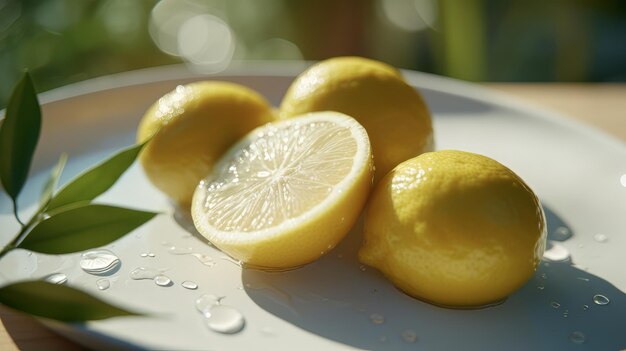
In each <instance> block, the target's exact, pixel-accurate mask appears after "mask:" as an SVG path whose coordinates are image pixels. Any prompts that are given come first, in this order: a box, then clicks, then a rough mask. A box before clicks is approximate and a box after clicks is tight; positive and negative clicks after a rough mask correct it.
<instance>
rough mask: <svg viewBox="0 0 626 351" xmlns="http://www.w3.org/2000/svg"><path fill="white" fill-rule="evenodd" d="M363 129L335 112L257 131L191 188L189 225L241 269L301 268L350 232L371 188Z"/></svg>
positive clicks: (368, 160)
mask: <svg viewBox="0 0 626 351" xmlns="http://www.w3.org/2000/svg"><path fill="white" fill-rule="evenodd" d="M372 175H373V170H372V154H371V149H370V143H369V139H368V136H367V132H366V131H365V129H364V128H363V127H362V126H361V125H360V124H359V123H358V122H357V121H355V120H354V119H353V118H350V117H348V116H346V115H343V114H340V113H337V112H317V113H311V114H308V115H305V116H301V117H297V118H292V119H288V120H284V121H279V122H275V123H270V124H267V125H265V126H262V127H259V128H257V129H255V130H254V131H252V132H251V133H250V134H248V135H247V136H246V137H245V138H244V139H242V140H241V141H240V142H238V143H237V144H236V145H235V146H233V147H232V148H231V149H230V150H228V152H227V153H226V154H225V155H224V157H223V158H222V159H221V160H220V161H219V162H218V163H217V164H216V165H215V168H214V170H213V172H212V173H211V175H209V176H208V177H207V178H206V179H204V180H203V181H202V182H201V183H200V186H199V187H198V188H197V189H196V192H195V194H194V197H193V202H192V205H191V212H192V217H193V221H194V225H195V226H196V228H197V229H198V231H199V232H200V233H201V234H202V235H203V236H205V237H206V238H207V239H208V240H209V241H210V242H211V243H213V244H214V245H215V246H217V247H218V248H220V249H221V250H222V251H224V252H226V253H227V254H229V255H230V256H232V257H234V258H236V259H238V260H241V261H242V262H244V263H245V264H247V265H248V266H254V267H260V268H266V269H285V268H292V267H298V266H301V265H304V264H306V263H309V262H311V261H313V260H315V259H317V258H318V257H320V256H321V255H323V254H324V253H325V252H327V251H329V250H330V249H332V248H333V247H334V246H335V245H336V244H337V243H338V242H339V241H340V240H341V239H342V238H343V237H344V236H345V234H346V233H347V232H348V231H349V230H350V228H351V227H352V225H353V224H354V222H355V221H356V219H357V217H358V216H359V213H360V212H361V210H362V209H363V207H364V205H365V201H366V199H367V196H368V195H369V191H370V187H371V184H372Z"/></svg>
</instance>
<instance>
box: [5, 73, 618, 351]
mask: <svg viewBox="0 0 626 351" xmlns="http://www.w3.org/2000/svg"><path fill="white" fill-rule="evenodd" d="M301 69H302V66H301V65H289V64H262V65H259V64H257V65H254V66H247V67H240V68H238V69H234V70H232V71H230V72H227V73H224V74H221V75H219V76H214V77H212V79H223V80H230V81H235V82H239V83H242V84H245V85H247V86H249V87H252V88H254V89H257V90H258V91H260V92H262V93H263V94H264V95H265V96H266V97H268V98H269V99H270V100H271V101H272V102H273V103H274V104H275V105H277V104H278V103H279V101H280V99H281V97H282V95H283V93H284V91H285V89H286V88H287V86H288V85H289V84H290V82H291V81H292V79H293V77H294V75H295V74H297V73H299V72H300V71H301ZM405 74H406V76H407V78H408V80H409V81H410V82H411V83H412V84H413V85H414V86H415V87H417V88H418V89H420V90H421V91H422V93H423V94H424V96H425V98H426V100H427V101H428V104H429V106H430V108H431V110H432V112H433V115H434V124H435V132H436V133H435V134H436V143H437V148H438V149H449V148H453V149H461V150H467V151H473V152H478V153H482V154H485V155H488V156H490V157H493V158H495V159H496V160H498V161H501V162H502V163H504V164H506V165H508V166H509V167H510V168H512V169H513V170H514V171H516V172H517V173H518V174H519V175H520V176H521V177H522V178H524V179H525V180H526V181H527V182H528V184H529V185H530V186H531V187H532V188H533V189H534V190H535V191H536V192H537V194H538V195H539V197H540V198H541V199H542V202H543V204H544V206H545V208H546V212H547V215H548V226H549V229H550V233H551V236H552V239H560V238H557V237H554V236H553V235H554V232H555V230H556V228H558V227H567V228H568V229H569V230H570V231H571V232H572V233H573V236H572V237H571V238H569V239H567V240H564V241H562V242H561V243H560V244H561V245H562V246H563V247H565V248H566V249H567V250H569V252H570V253H571V262H561V263H551V264H550V265H546V264H542V266H541V267H540V269H539V270H538V272H537V274H536V275H535V276H534V277H533V278H532V279H531V280H530V281H529V282H528V284H526V286H524V287H523V288H522V289H521V290H519V291H518V292H516V293H515V294H514V295H513V296H511V297H510V298H509V299H508V300H506V302H505V303H503V304H501V305H499V306H496V307H491V308H486V309H482V310H469V311H468V310H451V309H444V308H439V307H435V306H431V305H429V304H426V303H423V302H420V301H417V300H415V299H412V298H410V297H408V296H406V295H404V294H402V293H401V292H399V291H398V290H396V289H395V288H394V287H393V286H392V285H391V284H390V283H389V282H388V281H386V280H385V279H384V278H383V277H382V276H381V274H379V273H378V272H377V271H375V270H374V269H369V268H367V269H362V268H361V267H360V264H359V263H358V262H357V260H356V258H355V252H356V249H357V247H358V245H359V243H360V238H359V236H360V231H359V226H357V228H355V229H354V230H353V231H352V232H351V233H350V235H349V236H348V237H347V238H346V239H345V240H344V241H343V242H342V243H341V245H340V246H339V247H337V248H336V249H335V250H333V251H332V252H330V253H329V254H327V255H326V256H325V257H323V258H322V259H320V260H318V261H317V262H315V263H313V264H310V265H308V266H306V267H304V268H301V269H297V270H294V271H290V272H285V273H263V272H259V271H255V270H243V271H242V270H241V269H240V268H239V267H238V266H236V265H234V264H232V263H230V262H229V261H227V260H224V259H223V258H224V257H225V255H223V254H222V253H220V252H219V251H217V250H215V249H213V248H212V247H210V246H208V245H207V244H205V243H204V242H203V241H202V240H200V239H198V238H197V237H195V236H193V235H192V234H190V232H192V231H193V229H191V230H190V229H189V225H188V222H185V219H184V218H183V219H180V218H179V220H176V219H175V216H173V215H172V214H173V213H174V210H173V208H172V207H171V205H170V204H169V203H168V201H167V200H166V199H165V197H164V196H163V195H162V194H160V193H159V192H158V191H157V190H155V189H154V188H153V187H152V186H151V185H150V184H149V183H148V182H147V180H146V178H145V176H144V174H143V173H142V170H141V168H140V167H139V166H138V165H134V166H133V167H132V168H131V169H130V170H129V171H128V173H126V174H125V175H124V176H123V177H122V179H121V180H120V181H119V183H118V184H116V186H115V187H114V188H113V189H111V190H110V191H109V192H108V193H106V194H105V195H104V196H102V197H101V198H100V199H99V201H100V202H106V203H113V204H119V205H124V206H131V207H137V208H143V209H152V210H159V211H163V212H165V213H166V214H164V215H160V216H158V217H157V218H156V219H154V220H152V221H151V222H149V223H148V224H146V225H144V226H143V227H141V228H139V229H138V230H136V231H134V232H133V233H131V234H129V235H127V236H126V237H124V238H123V239H120V240H119V241H117V242H115V243H113V244H112V245H109V246H108V247H107V248H109V249H110V250H112V251H114V252H115V253H117V254H118V255H119V256H120V258H121V259H122V262H123V263H122V266H121V268H120V269H119V271H117V272H115V273H114V274H113V275H112V276H110V277H108V278H109V279H110V281H111V283H112V285H111V288H110V289H108V290H105V291H99V290H98V289H97V287H96V280H97V279H100V278H101V277H97V276H93V275H89V274H87V273H85V272H83V271H82V270H81V269H80V268H79V267H78V257H79V254H72V255H65V256H61V257H55V256H47V255H41V254H32V255H29V254H28V253H27V252H24V251H19V250H18V251H14V252H12V253H10V254H9V255H7V256H6V257H5V258H4V259H3V260H2V262H0V273H1V274H2V280H4V281H13V280H17V279H22V278H26V277H30V278H33V277H34V278H38V277H42V276H44V275H46V274H49V273H54V272H63V273H65V274H67V276H68V277H69V281H68V283H69V284H70V285H72V286H75V287H78V288H82V289H85V290H88V291H90V292H92V293H93V294H95V295H97V296H100V297H102V298H104V299H106V300H109V301H112V302H114V303H117V304H121V305H124V306H127V307H129V308H133V309H134V310H139V311H145V312H148V313H150V314H151V315H152V317H127V318H114V319H110V320H106V321H99V322H92V323H87V324H86V325H84V326H63V325H56V326H55V328H56V329H57V330H59V331H61V332H63V333H65V334H67V335H69V336H70V337H72V338H75V339H80V340H81V342H83V343H86V344H88V345H92V346H100V347H102V346H103V345H109V346H110V345H111V343H116V345H118V346H128V347H133V346H135V347H139V348H150V349H152V348H155V349H215V350H252V349H255V350H267V349H271V350H295V349H298V350H304V349H306V350H346V349H353V348H356V349H374V350H408V349H415V348H417V347H420V348H422V349H428V350H453V349H465V350H488V349H490V350H499V349H509V350H511V349H519V350H561V349H579V348H585V349H589V350H600V349H613V350H615V349H621V348H625V347H626V333H624V325H626V297H625V295H624V293H623V291H626V275H625V274H624V267H626V257H625V256H624V251H625V249H626V233H625V232H624V230H625V229H626V216H625V215H624V214H625V211H626V187H624V184H621V183H620V177H623V175H624V174H625V173H626V147H625V146H624V144H622V143H621V142H618V141H616V140H614V139H611V138H610V137H607V136H605V135H603V134H601V133H598V132H596V131H593V130H590V129H588V128H586V127H583V126H581V125H578V124H576V123H574V122H571V121H566V120H564V119H561V118H559V117H558V116H555V115H554V114H553V113H550V112H546V111H544V110H541V109H537V108H534V107H530V106H527V105H526V104H522V103H519V102H516V101H513V100H510V99H508V98H505V97H501V96H500V95H497V94H494V93H491V92H489V91H487V90H484V89H481V88H478V87H476V86H473V85H469V84H465V83H461V82H457V81H453V80H450V79H444V78H440V77H435V76H431V75H425V74H420V73H415V72H405ZM202 78H206V77H200V76H196V75H194V74H193V73H190V72H189V71H187V70H186V69H185V68H182V67H168V68H160V69H152V70H147V71H139V72H133V73H127V74H121V75H117V76H111V77H106V78H101V79H96V80H92V81H88V82H84V83H79V84H75V85H72V86H69V87H65V88H61V89H58V90H55V91H53V92H50V93H46V94H43V95H42V100H43V101H44V102H46V104H45V105H44V108H43V113H44V121H43V132H42V138H41V141H40V143H39V146H38V149H37V154H36V157H35V159H34V166H33V169H32V172H31V173H32V176H31V178H30V180H29V182H28V184H27V185H26V188H25V190H24V193H23V194H22V197H21V198H20V204H21V208H23V209H24V211H22V217H23V218H24V217H26V216H27V215H29V214H30V212H32V211H33V210H34V208H35V204H36V201H37V196H38V194H39V192H40V189H41V186H42V184H43V182H44V179H45V177H46V176H47V173H48V170H49V169H50V168H51V167H52V165H53V163H54V162H56V159H57V157H58V155H59V154H60V153H61V152H63V151H65V152H68V153H69V155H70V160H69V162H68V165H67V167H66V172H65V173H64V176H63V178H62V182H63V181H67V180H68V179H69V177H70V176H74V175H75V174H76V173H77V172H79V171H80V170H82V169H84V168H85V167H87V166H88V165H91V164H93V163H95V162H97V161H98V160H101V159H103V158H105V157H106V156H107V155H109V154H111V153H112V152H114V151H115V150H118V149H120V148H122V147H124V146H127V145H130V144H132V143H133V141H134V136H135V129H136V127H137V123H138V121H139V119H140V118H141V116H142V114H143V112H144V111H145V110H146V108H147V107H148V106H149V105H150V104H151V103H152V102H153V101H154V100H156V99H157V98H158V97H159V96H161V95H162V94H164V93H165V92H167V91H169V90H171V89H173V88H174V87H175V86H176V85H177V84H181V83H187V82H190V81H193V80H198V79H202ZM178 217H180V216H178ZM0 227H1V228H2V233H1V234H0V235H2V237H1V238H2V241H3V242H7V241H9V240H10V235H9V234H10V233H14V232H16V231H17V229H18V227H17V224H16V223H15V221H14V220H13V219H12V216H11V207H10V202H9V200H8V198H7V197H6V196H4V195H3V196H2V197H0ZM185 228H187V230H186V229H185ZM188 230H190V231H188ZM595 234H604V235H606V236H607V237H608V240H607V241H606V242H604V243H601V242H597V241H595V240H594V235H595ZM164 241H167V242H169V243H172V244H174V245H177V246H191V247H193V250H194V252H197V253H202V254H207V255H210V256H211V257H213V258H214V260H215V262H216V265H215V266H214V267H212V268H210V267H207V266H204V265H202V264H201V263H200V262H199V261H198V260H197V259H196V258H195V257H193V256H190V255H185V256H175V255H172V254H170V253H168V252H167V247H166V246H164V245H163V244H162V242H164ZM147 252H153V253H154V254H155V255H156V257H154V258H150V257H147V258H143V257H140V254H141V253H147ZM571 263H574V264H575V266H574V265H572V264H571ZM139 266H149V267H154V268H158V269H166V273H165V274H166V275H168V276H169V277H170V278H171V279H172V280H173V281H174V285H173V286H170V287H159V286H157V285H155V284H154V283H153V282H152V281H150V280H141V281H137V280H131V279H130V278H129V272H130V271H131V270H132V269H133V268H136V267H139ZM544 277H545V278H544ZM185 280H191V281H194V282H196V283H197V284H198V285H199V288H198V289H197V290H187V289H184V288H183V287H182V286H181V285H180V284H181V283H182V282H183V281H185ZM538 286H543V287H544V288H543V289H538ZM204 293H211V294H214V295H218V296H225V298H224V300H223V303H224V304H228V305H231V306H235V307H236V308H237V309H239V310H240V311H241V312H242V313H243V315H244V316H245V318H246V326H245V329H244V330H243V331H242V332H240V333H238V334H234V335H223V334H218V333H215V332H213V331H211V330H209V329H207V328H206V327H205V326H204V325H203V322H202V317H201V315H200V314H199V313H198V312H197V311H196V309H195V306H194V301H195V299H196V298H197V297H199V296H200V295H202V294H204ZM595 294H603V295H605V296H607V297H608V298H609V299H610V301H611V302H610V303H609V304H608V305H605V306H599V305H596V304H594V302H593V301H592V298H593V296H594V295H595ZM552 302H558V303H559V304H560V307H558V308H554V307H552V306H551V303H552ZM584 306H588V308H587V309H585V307H584ZM372 314H379V315H381V316H383V317H384V323H382V324H376V323H373V322H372V321H371V320H370V316H371V315H372ZM564 314H566V315H567V317H565V316H564ZM407 330H410V331H414V332H415V334H416V336H417V340H416V341H415V342H414V343H411V342H407V341H406V340H404V339H403V338H402V333H403V332H405V331H407ZM576 331H580V332H582V333H584V334H585V336H586V340H585V342H584V343H583V344H580V345H579V344H575V343H574V342H573V341H571V340H570V335H571V333H573V332H576Z"/></svg>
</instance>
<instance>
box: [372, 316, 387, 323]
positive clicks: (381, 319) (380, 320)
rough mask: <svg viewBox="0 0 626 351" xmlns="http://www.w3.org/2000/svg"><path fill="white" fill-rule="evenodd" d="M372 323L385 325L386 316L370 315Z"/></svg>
mask: <svg viewBox="0 0 626 351" xmlns="http://www.w3.org/2000/svg"><path fill="white" fill-rule="evenodd" d="M370 322H372V323H374V324H383V323H385V316H383V315H382V314H379V313H372V314H370Z"/></svg>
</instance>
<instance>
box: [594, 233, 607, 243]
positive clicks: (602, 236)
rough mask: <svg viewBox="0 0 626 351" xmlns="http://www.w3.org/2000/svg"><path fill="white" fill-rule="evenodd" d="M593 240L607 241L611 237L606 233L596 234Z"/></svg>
mask: <svg viewBox="0 0 626 351" xmlns="http://www.w3.org/2000/svg"><path fill="white" fill-rule="evenodd" d="M593 240H595V241H596V242H599V243H605V242H607V241H608V240H609V237H608V236H606V235H605V234H595V235H594V236H593Z"/></svg>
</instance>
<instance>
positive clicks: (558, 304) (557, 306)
mask: <svg viewBox="0 0 626 351" xmlns="http://www.w3.org/2000/svg"><path fill="white" fill-rule="evenodd" d="M550 306H552V307H553V308H559V307H561V304H560V303H558V302H556V301H552V302H550Z"/></svg>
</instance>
